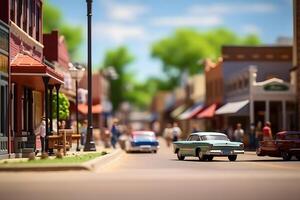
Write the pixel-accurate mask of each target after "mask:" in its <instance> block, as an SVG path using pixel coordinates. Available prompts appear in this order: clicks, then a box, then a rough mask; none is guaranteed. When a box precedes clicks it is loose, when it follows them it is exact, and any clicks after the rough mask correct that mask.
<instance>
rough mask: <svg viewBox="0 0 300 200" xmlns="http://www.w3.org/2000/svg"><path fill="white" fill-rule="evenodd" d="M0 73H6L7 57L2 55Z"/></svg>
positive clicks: (0, 56)
mask: <svg viewBox="0 0 300 200" xmlns="http://www.w3.org/2000/svg"><path fill="white" fill-rule="evenodd" d="M0 72H2V73H3V74H7V73H8V57H7V56H5V55H2V54H0Z"/></svg>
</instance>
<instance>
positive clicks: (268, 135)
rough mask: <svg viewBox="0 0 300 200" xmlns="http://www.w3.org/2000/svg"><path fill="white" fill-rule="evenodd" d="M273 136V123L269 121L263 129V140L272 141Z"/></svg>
mask: <svg viewBox="0 0 300 200" xmlns="http://www.w3.org/2000/svg"><path fill="white" fill-rule="evenodd" d="M272 139H273V136H272V129H271V122H269V121H267V122H266V123H265V126H264V128H263V140H264V141H266V140H272Z"/></svg>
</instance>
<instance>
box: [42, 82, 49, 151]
mask: <svg viewBox="0 0 300 200" xmlns="http://www.w3.org/2000/svg"><path fill="white" fill-rule="evenodd" d="M49 79H50V78H49V77H46V76H44V77H43V82H44V88H45V92H44V102H45V104H44V106H45V122H46V137H45V139H46V140H45V144H44V149H45V152H48V138H47V137H48V135H49V129H48V126H49V125H48V124H49V123H48V84H49Z"/></svg>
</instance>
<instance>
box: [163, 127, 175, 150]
mask: <svg viewBox="0 0 300 200" xmlns="http://www.w3.org/2000/svg"><path fill="white" fill-rule="evenodd" d="M163 137H164V138H165V140H166V143H167V146H168V147H170V146H171V142H172V140H173V128H172V124H171V123H168V124H167V127H166V128H165V129H164V132H163Z"/></svg>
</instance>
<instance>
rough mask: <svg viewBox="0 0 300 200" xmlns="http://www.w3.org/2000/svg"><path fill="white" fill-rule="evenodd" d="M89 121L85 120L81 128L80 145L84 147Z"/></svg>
mask: <svg viewBox="0 0 300 200" xmlns="http://www.w3.org/2000/svg"><path fill="white" fill-rule="evenodd" d="M87 124H88V123H87V120H86V119H85V120H84V121H83V123H82V126H81V127H80V144H81V145H82V146H84V145H85V142H86V135H87Z"/></svg>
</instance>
